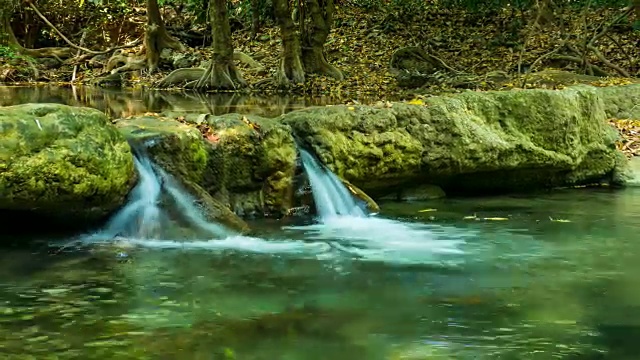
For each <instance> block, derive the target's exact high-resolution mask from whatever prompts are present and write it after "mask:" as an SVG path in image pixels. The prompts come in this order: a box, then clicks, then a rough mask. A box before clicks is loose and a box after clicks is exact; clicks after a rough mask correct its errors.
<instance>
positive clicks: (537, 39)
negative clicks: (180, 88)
mask: <svg viewBox="0 0 640 360" xmlns="http://www.w3.org/2000/svg"><path fill="white" fill-rule="evenodd" d="M619 13H620V9H598V10H597V11H596V10H594V11H589V12H578V11H575V9H566V10H565V11H563V12H560V13H554V17H555V21H552V22H550V23H547V24H545V25H544V27H540V26H538V27H531V26H521V25H522V24H524V23H529V22H530V20H529V19H530V18H531V14H530V13H515V12H513V11H503V12H498V13H494V14H492V16H486V14H478V13H476V14H474V13H471V12H468V11H462V10H452V9H446V8H438V7H432V8H428V9H426V10H425V12H424V13H422V14H418V13H415V12H411V11H405V12H402V11H399V10H398V11H379V10H374V11H372V10H367V9H363V8H361V7H356V6H351V5H343V6H338V7H337V10H336V14H335V21H334V27H333V29H332V31H331V35H330V37H329V39H328V41H327V43H326V47H325V49H326V56H327V59H328V61H329V62H330V63H331V64H333V65H334V66H336V67H337V68H338V69H340V70H341V71H342V72H343V73H344V75H345V78H344V80H341V81H338V80H335V79H333V78H329V77H325V76H318V75H313V74H308V75H307V78H306V82H305V84H304V85H301V86H296V87H292V88H290V89H288V92H290V93H295V94H300V95H311V96H320V95H321V96H330V97H332V98H337V99H341V102H344V103H371V102H375V101H380V100H383V101H384V100H409V99H415V98H421V97H424V96H430V95H437V94H439V93H442V92H458V91H463V90H468V89H471V90H509V89H513V88H550V89H559V88H563V87H565V86H568V85H572V84H576V83H583V84H589V85H594V86H609V85H624V84H630V83H639V82H640V80H639V79H638V76H639V75H640V57H638V53H637V44H638V43H640V31H638V30H635V29H633V28H632V25H631V23H632V21H633V20H634V19H629V21H628V22H625V23H621V24H619V25H618V26H615V27H610V29H609V31H608V34H607V36H603V37H601V38H599V39H598V41H597V48H598V50H599V51H600V53H601V54H602V56H603V57H604V58H605V59H606V60H607V61H609V62H610V63H612V64H615V65H616V66H618V67H619V68H622V69H624V70H625V71H626V72H627V74H628V75H629V76H623V75H622V74H621V73H620V71H617V70H616V69H615V68H613V67H611V66H608V65H607V64H606V63H605V62H603V61H602V60H601V59H599V58H598V57H597V56H595V55H593V56H592V57H591V58H590V59H589V61H590V62H591V63H593V64H595V65H598V66H599V67H600V68H602V69H605V70H606V71H607V72H608V73H609V75H610V76H600V77H597V76H591V75H580V73H584V69H582V68H581V66H582V65H581V64H578V63H571V62H566V61H565V62H559V61H554V60H548V59H550V58H551V57H549V56H548V55H550V54H551V53H553V52H554V51H558V45H559V44H561V43H562V42H563V41H566V39H568V38H569V37H568V35H567V34H571V36H570V38H571V39H573V41H574V42H575V43H576V44H580V43H582V42H588V41H589V40H592V39H593V38H594V36H596V35H597V34H598V32H599V31H601V29H602V28H603V27H606V26H609V24H611V21H612V19H614V18H616V17H617V16H619ZM144 16H145V15H144V13H141V14H138V15H136V16H130V17H129V18H126V19H122V21H123V22H129V23H130V24H128V25H127V24H125V25H124V26H123V27H124V28H129V29H135V30H131V31H130V33H129V34H126V36H125V37H124V38H122V39H121V42H125V41H130V40H133V39H135V38H136V37H140V36H141V31H142V27H141V26H140V25H139V24H142V23H144ZM164 17H165V22H166V24H167V26H168V28H170V29H171V28H173V29H176V28H182V29H187V28H189V27H190V26H191V25H190V24H191V23H193V22H194V18H195V17H194V16H189V15H184V14H176V13H175V12H173V10H171V9H166V11H165V12H164ZM517 24H520V26H517ZM585 24H591V25H589V26H587V25H585ZM60 26H61V28H62V29H63V30H64V24H60ZM191 28H192V29H194V28H193V27H191ZM196 30H198V29H196ZM199 31H200V32H206V30H204V27H200V29H199ZM98 36H99V35H95V36H94V37H98ZM178 38H179V39H180V40H185V39H183V38H180V37H179V36H178ZM88 39H91V36H89V37H88ZM72 40H73V41H75V42H76V43H77V42H78V41H79V39H72ZM94 42H95V43H96V44H97V43H99V41H98V40H97V39H95V41H94ZM87 43H88V44H91V40H89V41H88V42H87ZM233 43H234V44H233V45H234V47H235V49H236V50H238V51H242V52H244V53H246V54H248V55H250V56H252V57H253V58H254V59H255V60H257V61H259V62H260V63H261V64H262V65H263V66H264V68H263V69H259V70H256V69H251V68H248V67H246V66H240V67H241V69H242V70H243V76H244V78H245V79H246V80H247V82H248V83H249V89H247V91H248V92H253V93H272V92H275V91H277V89H276V87H275V84H274V83H273V82H272V81H269V79H270V78H272V77H273V75H274V74H275V71H276V68H277V66H278V63H279V56H280V50H281V42H280V36H279V30H278V28H277V27H275V26H274V25H273V24H269V23H267V24H264V25H263V27H262V28H261V31H260V33H259V34H258V35H257V36H255V37H253V36H251V33H250V29H249V28H248V26H246V27H244V28H240V29H236V30H235V31H234V32H233ZM60 45H61V46H62V45H64V44H62V43H61V44H60ZM203 45H205V46H195V47H189V48H188V50H187V51H186V52H185V53H181V54H169V55H168V56H166V57H165V64H161V69H162V71H161V72H159V73H156V74H152V75H149V74H147V73H146V72H144V71H142V72H131V73H126V74H125V76H124V83H123V84H124V86H125V87H143V88H150V87H154V84H156V83H157V82H158V81H159V80H161V79H162V78H163V77H164V76H166V75H167V74H168V73H169V72H170V71H172V70H174V69H175V67H174V66H173V64H172V61H171V59H172V58H173V59H175V57H176V56H178V57H179V56H183V57H184V56H187V57H191V58H192V59H196V61H195V66H198V65H201V63H202V62H203V61H205V60H207V59H209V58H210V51H211V50H210V47H209V46H207V45H208V44H206V43H204V44H203ZM409 46H417V47H421V48H422V49H424V50H425V51H426V52H427V53H428V54H430V55H435V56H437V57H438V58H439V59H441V60H442V61H443V62H444V63H446V64H447V66H448V67H450V68H451V69H452V70H453V71H454V72H449V73H443V74H440V75H441V77H440V80H437V81H433V82H431V83H429V84H426V85H423V86H421V87H420V88H417V89H406V88H401V87H400V86H399V85H398V81H397V79H396V77H395V76H394V74H393V73H392V72H391V71H390V66H389V64H390V60H391V58H392V55H393V53H394V52H395V51H396V50H397V49H399V48H402V47H409ZM127 51H128V52H129V54H131V55H133V54H135V53H136V52H139V51H140V48H139V47H138V48H131V49H129V50H127ZM125 55H126V53H125ZM2 57H3V54H2V53H1V52H0V81H3V80H4V82H5V83H13V84H15V83H21V84H24V83H27V84H30V85H37V84H43V83H47V84H60V85H67V84H70V81H71V77H72V73H73V67H72V66H70V65H66V66H62V67H60V66H52V65H51V62H50V61H48V62H47V61H33V60H27V61H21V59H20V58H13V59H9V60H10V61H2ZM22 60H24V59H22ZM36 60H40V59H36ZM49 60H51V59H49ZM166 60H168V61H166ZM27 63H28V64H27ZM533 64H536V68H535V69H531V70H532V72H531V73H530V74H526V75H525V74H521V73H520V72H519V71H518V68H519V66H520V67H521V68H529V67H530V66H531V65H533ZM20 66H22V69H20ZM34 66H35V67H36V68H37V69H38V78H34V76H33V73H32V72H31V71H30V68H33V67H34ZM77 70H78V71H77V78H76V81H78V82H80V83H85V84H91V83H92V81H93V80H94V79H96V78H98V77H100V76H104V75H106V74H107V73H106V72H105V71H104V70H103V69H102V68H101V67H97V68H92V67H90V66H86V65H80V66H79V67H78V69H77ZM559 70H562V71H559ZM496 73H499V74H500V76H499V80H495V79H494V78H493V77H492V74H496ZM460 74H464V76H467V77H468V78H469V79H471V81H468V82H467V83H466V84H465V86H464V87H462V88H461V87H456V86H451V82H450V81H448V80H449V79H451V78H453V77H456V76H459V75H460ZM611 124H612V125H613V126H615V127H617V128H618V130H619V131H620V133H621V134H622V136H623V139H622V140H621V142H620V144H619V147H620V148H621V149H622V150H623V151H625V152H626V153H627V155H631V154H634V155H635V154H639V153H640V123H639V122H638V121H633V120H628V121H619V120H616V121H611Z"/></svg>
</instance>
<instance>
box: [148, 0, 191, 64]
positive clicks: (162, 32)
mask: <svg viewBox="0 0 640 360" xmlns="http://www.w3.org/2000/svg"><path fill="white" fill-rule="evenodd" d="M144 46H145V49H146V52H147V57H146V60H147V66H148V68H149V71H150V72H153V71H155V70H156V69H157V68H158V64H159V62H160V54H161V53H162V50H164V49H173V50H176V51H184V50H185V47H184V45H182V44H181V43H180V42H179V41H178V40H176V39H175V38H173V37H171V36H170V35H169V33H168V32H167V29H166V28H165V26H164V22H163V21H162V15H160V9H159V7H158V0H147V27H146V29H145V36H144Z"/></svg>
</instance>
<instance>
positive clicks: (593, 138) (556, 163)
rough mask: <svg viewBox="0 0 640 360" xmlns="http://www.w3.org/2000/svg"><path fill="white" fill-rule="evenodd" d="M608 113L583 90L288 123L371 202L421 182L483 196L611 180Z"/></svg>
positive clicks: (474, 95)
mask: <svg viewBox="0 0 640 360" xmlns="http://www.w3.org/2000/svg"><path fill="white" fill-rule="evenodd" d="M604 109H605V106H604V103H603V100H602V98H601V97H600V96H599V95H598V91H597V90H596V89H595V88H593V87H589V86H579V87H573V88H570V89H567V90H563V91H552V90H523V91H502V92H475V91H468V92H465V93H462V94H458V95H450V96H440V97H432V98H429V99H427V100H425V101H424V105H411V104H404V103H395V104H393V105H392V106H391V107H386V106H382V107H378V108H375V107H367V106H355V107H353V106H332V107H322V108H320V107H316V108H309V109H304V110H299V111H294V112H291V113H289V114H286V115H284V116H283V120H284V122H285V123H286V124H288V125H289V126H291V128H292V129H293V131H294V133H295V134H296V135H297V136H298V137H299V138H300V139H301V140H302V141H303V142H305V143H306V145H309V146H310V147H311V148H312V149H314V151H315V152H316V154H317V155H318V157H319V158H320V160H321V161H322V162H323V163H325V164H327V165H328V167H329V168H330V169H332V170H333V171H334V172H336V174H337V175H339V176H341V177H343V178H345V179H346V180H348V181H350V182H352V183H353V184H355V185H356V186H358V187H360V188H362V190H364V191H365V192H367V193H370V194H372V195H383V194H385V193H388V191H389V190H390V189H393V188H398V187H405V188H409V187H418V186H420V185H422V184H425V183H426V184H432V185H437V186H440V187H442V189H443V190H444V191H446V192H447V193H449V192H454V193H455V192H465V193H478V192H482V193H487V192H492V191H499V192H505V191H521V190H532V189H536V188H548V187H554V186H562V185H573V184H584V183H592V182H598V181H600V180H605V179H606V180H611V177H612V174H613V170H614V168H615V167H616V162H617V161H618V160H617V157H618V154H619V152H618V151H617V150H615V140H616V138H617V134H616V132H615V130H613V129H612V128H611V127H610V126H609V125H608V124H607V123H606V121H605V119H606V115H605V110H604ZM374 197H375V196H374Z"/></svg>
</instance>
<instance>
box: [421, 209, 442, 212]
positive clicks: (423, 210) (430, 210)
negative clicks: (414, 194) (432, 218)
mask: <svg viewBox="0 0 640 360" xmlns="http://www.w3.org/2000/svg"><path fill="white" fill-rule="evenodd" d="M432 211H438V209H422V210H418V212H419V213H425V212H432Z"/></svg>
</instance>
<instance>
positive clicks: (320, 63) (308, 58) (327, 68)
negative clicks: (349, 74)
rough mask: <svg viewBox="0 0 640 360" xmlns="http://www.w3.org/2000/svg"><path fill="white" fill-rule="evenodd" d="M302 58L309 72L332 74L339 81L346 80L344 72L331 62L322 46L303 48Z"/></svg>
mask: <svg viewBox="0 0 640 360" xmlns="http://www.w3.org/2000/svg"><path fill="white" fill-rule="evenodd" d="M302 60H303V63H304V68H305V70H306V71H307V72H308V73H313V74H319V75H326V76H330V77H332V78H334V79H336V80H338V81H342V80H344V74H342V71H340V70H338V68H337V67H335V66H333V65H331V64H329V62H328V61H327V59H326V58H325V57H324V54H323V53H322V49H321V48H311V49H303V51H302Z"/></svg>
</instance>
